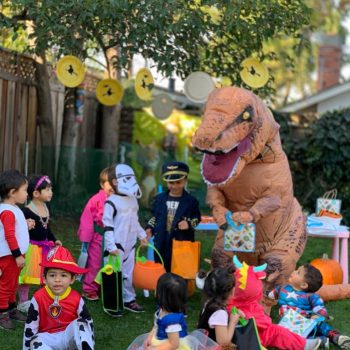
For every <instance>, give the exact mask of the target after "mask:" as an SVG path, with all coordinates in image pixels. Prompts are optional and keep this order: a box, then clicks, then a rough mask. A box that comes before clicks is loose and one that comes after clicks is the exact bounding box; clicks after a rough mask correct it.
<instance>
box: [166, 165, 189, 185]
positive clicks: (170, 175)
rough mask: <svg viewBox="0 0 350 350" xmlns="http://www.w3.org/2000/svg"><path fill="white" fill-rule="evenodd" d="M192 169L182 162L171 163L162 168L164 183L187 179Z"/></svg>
mask: <svg viewBox="0 0 350 350" xmlns="http://www.w3.org/2000/svg"><path fill="white" fill-rule="evenodd" d="M189 172H190V169H189V168H188V165H187V164H185V163H182V162H176V161H174V162H170V163H167V164H164V165H163V166H162V176H163V180H164V181H178V180H182V179H184V178H185V177H187V175H188V173H189Z"/></svg>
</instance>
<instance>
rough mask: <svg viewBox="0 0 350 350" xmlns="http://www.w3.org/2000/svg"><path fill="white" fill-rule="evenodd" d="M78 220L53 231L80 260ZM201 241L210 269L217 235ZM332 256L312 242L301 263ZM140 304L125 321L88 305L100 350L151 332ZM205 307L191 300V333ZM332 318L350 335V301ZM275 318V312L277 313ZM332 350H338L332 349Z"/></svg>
mask: <svg viewBox="0 0 350 350" xmlns="http://www.w3.org/2000/svg"><path fill="white" fill-rule="evenodd" d="M77 226H78V219H72V218H66V217H60V218H56V219H54V220H53V221H52V229H53V232H55V234H56V236H57V237H58V238H59V239H60V240H62V242H63V244H64V245H65V246H67V247H68V248H69V249H71V251H72V252H73V254H74V256H75V257H76V258H77V257H78V255H79V250H80V243H79V241H78V239H77V236H76V231H77ZM197 239H198V240H200V241H201V242H202V253H201V255H202V259H201V260H202V265H203V268H205V269H208V268H209V266H208V264H207V263H205V262H203V259H204V258H205V257H210V250H211V246H212V243H213V241H214V233H212V232H199V233H197ZM324 252H327V253H328V254H329V255H331V240H328V239H315V238H313V239H310V240H309V241H308V243H307V247H306V250H305V253H304V255H303V257H302V259H301V260H300V263H304V262H308V261H310V260H312V259H313V258H315V257H319V256H321V255H322V253H324ZM74 288H75V289H77V290H78V291H80V290H81V284H80V283H79V282H76V283H75V284H74ZM138 302H139V303H140V304H142V305H143V306H144V307H145V309H146V312H145V313H143V314H133V313H130V312H126V313H125V315H124V316H123V317H121V318H117V319H114V318H111V317H109V316H108V315H106V314H105V313H104V312H103V310H102V306H101V304H100V303H99V302H90V301H87V302H86V304H87V306H88V309H89V311H90V313H91V315H92V317H93V320H94V324H95V336H96V350H112V349H113V350H125V349H126V348H127V346H128V344H129V343H130V342H131V341H132V340H133V339H134V338H135V337H136V336H137V335H139V334H142V333H146V332H148V331H149V330H150V329H151V327H152V324H153V314H154V312H155V303H154V297H153V295H151V296H150V297H149V298H144V297H143V295H142V294H141V293H139V297H138ZM200 305H201V294H200V292H199V291H196V293H195V294H194V296H192V297H191V298H190V300H189V312H188V313H189V316H188V318H187V323H188V327H189V330H190V331H191V330H193V329H194V328H195V325H196V322H197V319H198V315H199V311H200ZM326 306H327V308H328V311H329V314H330V315H331V316H333V317H334V320H333V321H330V323H331V324H332V325H333V326H334V327H336V328H337V329H338V330H339V331H341V332H343V333H345V334H350V318H349V314H350V300H343V301H336V302H328V303H327V304H326ZM274 314H275V312H274ZM22 336H23V326H22V325H20V324H18V325H17V328H16V330H15V331H13V332H5V331H3V330H0V339H1V343H0V349H1V350H19V349H21V348H22ZM331 349H336V347H332V346H331Z"/></svg>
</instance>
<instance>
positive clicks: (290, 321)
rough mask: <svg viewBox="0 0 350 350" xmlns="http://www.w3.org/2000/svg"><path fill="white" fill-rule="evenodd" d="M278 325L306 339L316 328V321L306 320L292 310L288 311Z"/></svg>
mask: <svg viewBox="0 0 350 350" xmlns="http://www.w3.org/2000/svg"><path fill="white" fill-rule="evenodd" d="M278 324H279V325H280V326H282V327H285V328H287V329H289V330H290V331H291V332H294V333H296V334H299V335H300V336H302V337H304V338H306V337H307V336H308V335H309V334H310V333H311V332H312V331H313V330H314V329H315V327H316V326H317V321H316V320H314V319H311V318H306V317H304V316H302V315H300V314H299V312H297V311H295V310H293V309H288V311H287V312H286V313H285V314H284V315H283V317H282V318H281V320H280V321H279V323H278Z"/></svg>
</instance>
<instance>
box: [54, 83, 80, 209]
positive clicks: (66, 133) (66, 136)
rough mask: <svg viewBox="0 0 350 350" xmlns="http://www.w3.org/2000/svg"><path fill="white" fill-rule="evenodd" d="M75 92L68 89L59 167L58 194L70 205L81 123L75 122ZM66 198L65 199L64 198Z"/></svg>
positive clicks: (62, 201) (74, 184)
mask: <svg viewBox="0 0 350 350" xmlns="http://www.w3.org/2000/svg"><path fill="white" fill-rule="evenodd" d="M74 102H75V90H74V89H69V88H67V89H66V94H65V100H64V114H63V125H62V138H61V149H60V158H59V166H58V179H57V184H58V194H59V195H62V200H61V201H60V202H61V203H68V202H70V200H72V198H69V196H70V195H71V194H72V193H68V192H69V191H67V188H74V187H75V186H76V183H74V181H75V180H76V179H75V177H76V176H75V175H76V155H77V144H78V136H79V128H80V123H77V122H76V120H75V105H74ZM71 192H73V191H71ZM63 197H64V198H63ZM65 200H66V202H65Z"/></svg>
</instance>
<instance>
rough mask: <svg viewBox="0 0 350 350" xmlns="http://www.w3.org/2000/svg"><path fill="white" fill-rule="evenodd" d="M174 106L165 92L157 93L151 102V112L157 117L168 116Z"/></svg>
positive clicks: (164, 117)
mask: <svg viewBox="0 0 350 350" xmlns="http://www.w3.org/2000/svg"><path fill="white" fill-rule="evenodd" d="M173 108H174V102H173V101H172V99H171V98H170V96H169V95H167V94H159V95H157V96H156V97H155V98H154V99H153V102H152V112H153V114H154V115H155V116H156V117H157V118H159V119H166V118H168V117H169V115H170V114H171V112H172V111H173Z"/></svg>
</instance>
